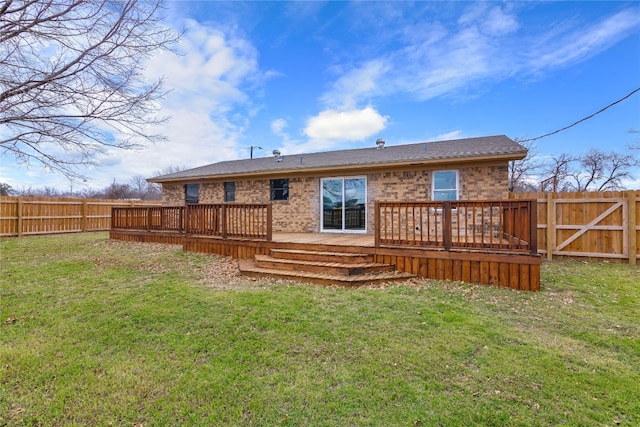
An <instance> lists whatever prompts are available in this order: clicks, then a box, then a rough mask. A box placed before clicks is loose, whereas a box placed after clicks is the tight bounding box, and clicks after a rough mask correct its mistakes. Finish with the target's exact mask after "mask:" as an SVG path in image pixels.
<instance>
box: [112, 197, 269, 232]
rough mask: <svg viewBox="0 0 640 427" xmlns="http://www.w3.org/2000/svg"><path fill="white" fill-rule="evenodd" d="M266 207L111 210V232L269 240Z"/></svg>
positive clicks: (232, 205)
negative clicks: (164, 232)
mask: <svg viewBox="0 0 640 427" xmlns="http://www.w3.org/2000/svg"><path fill="white" fill-rule="evenodd" d="M271 216H272V212H271V205H270V204H202V205H200V204H198V205H187V206H162V207H160V206H158V207H140V208H113V210H112V212H111V228H112V229H128V230H146V231H173V232H178V233H183V234H195V235H204V236H218V237H222V238H228V237H233V238H251V239H264V240H271V238H272V228H271V223H272V218H271Z"/></svg>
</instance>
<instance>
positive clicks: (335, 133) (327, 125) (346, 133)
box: [304, 107, 388, 142]
mask: <svg viewBox="0 0 640 427" xmlns="http://www.w3.org/2000/svg"><path fill="white" fill-rule="evenodd" d="M387 119H388V118H387V117H385V116H382V115H381V114H380V113H378V112H377V111H376V110H375V109H374V108H373V107H366V108H364V109H362V110H349V111H334V110H325V111H322V112H321V113H320V114H318V115H317V116H315V117H312V118H310V119H309V120H308V121H307V127H306V128H305V130H304V133H305V135H307V136H308V137H309V138H310V139H313V140H318V141H345V142H346V141H361V140H363V139H365V138H367V137H369V136H371V135H373V134H375V133H377V132H379V131H381V130H382V129H384V127H385V123H386V121H387Z"/></svg>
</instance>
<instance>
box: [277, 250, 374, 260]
mask: <svg viewBox="0 0 640 427" xmlns="http://www.w3.org/2000/svg"><path fill="white" fill-rule="evenodd" d="M271 253H284V254H304V255H318V256H336V257H353V258H357V257H364V256H366V255H363V254H361V253H357V252H333V251H331V252H329V251H308V250H304V249H271Z"/></svg>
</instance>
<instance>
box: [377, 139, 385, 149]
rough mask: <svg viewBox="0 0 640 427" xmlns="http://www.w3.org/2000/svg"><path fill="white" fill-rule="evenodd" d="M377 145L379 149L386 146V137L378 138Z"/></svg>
mask: <svg viewBox="0 0 640 427" xmlns="http://www.w3.org/2000/svg"><path fill="white" fill-rule="evenodd" d="M376 147H377V148H378V149H381V148H384V139H377V140H376Z"/></svg>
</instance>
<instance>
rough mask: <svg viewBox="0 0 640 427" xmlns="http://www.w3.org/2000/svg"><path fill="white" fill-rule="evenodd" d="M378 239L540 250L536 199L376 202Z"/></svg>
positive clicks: (396, 242) (381, 241)
mask: <svg viewBox="0 0 640 427" xmlns="http://www.w3.org/2000/svg"><path fill="white" fill-rule="evenodd" d="M375 223H376V226H375V243H376V247H379V246H384V245H392V246H398V245H400V246H411V247H431V248H434V249H443V250H445V251H450V250H455V249H484V250H486V249H490V250H492V251H493V250H495V251H508V252H517V253H529V254H532V255H537V233H536V228H535V227H536V224H537V220H536V202H535V201H534V200H511V201H509V200H493V201H486V200H482V201H471V200H467V201H444V202H434V201H425V202H376V203H375Z"/></svg>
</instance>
